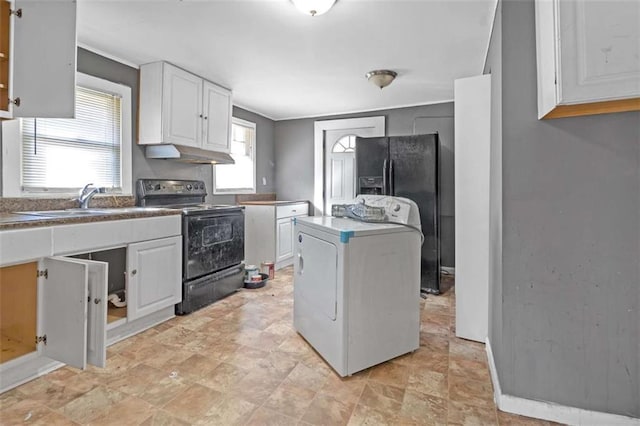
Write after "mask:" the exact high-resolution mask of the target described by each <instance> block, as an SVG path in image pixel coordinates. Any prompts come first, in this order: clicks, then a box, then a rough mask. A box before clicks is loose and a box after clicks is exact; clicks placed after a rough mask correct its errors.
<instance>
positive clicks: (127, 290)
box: [0, 215, 182, 392]
mask: <svg viewBox="0 0 640 426" xmlns="http://www.w3.org/2000/svg"><path fill="white" fill-rule="evenodd" d="M120 222H121V223H120ZM109 224H111V225H109ZM100 225H102V226H105V227H109V226H111V227H112V229H111V230H112V231H113V233H112V234H111V235H117V234H119V233H121V232H120V231H122V230H123V229H127V228H128V227H132V226H133V227H135V228H136V229H138V234H140V232H142V233H143V234H148V235H153V232H155V236H157V237H162V238H154V239H150V240H146V241H135V240H133V241H132V240H131V239H132V238H134V237H135V235H134V233H130V236H129V237H128V238H129V240H122V239H121V240H119V241H117V242H119V244H115V245H114V246H111V244H113V243H114V241H109V243H107V244H109V245H107V246H105V247H101V246H100V243H99V241H98V240H96V241H94V242H93V244H94V245H95V247H96V249H95V250H86V247H83V248H82V249H80V250H82V252H79V253H78V252H76V253H74V252H71V253H62V254H63V255H57V256H47V257H40V258H35V257H31V258H27V256H28V253H24V254H23V256H24V257H23V259H24V260H23V261H22V262H19V261H16V259H12V261H11V264H9V265H7V264H4V261H3V264H2V265H0V337H1V339H0V392H4V391H5V390H8V389H11V388H13V387H15V386H17V385H19V384H21V383H24V382H26V381H28V380H31V379H33V378H35V377H38V376H39V375H42V374H45V373H47V372H49V371H51V370H53V369H55V368H58V367H59V366H61V365H62V364H60V363H63V364H67V365H70V366H73V367H76V368H79V369H84V368H86V366H87V364H92V365H95V366H98V367H104V366H105V365H106V362H107V360H106V348H107V346H108V345H109V344H112V343H115V342H117V341H119V340H122V339H123V338H126V337H129V336H131V335H134V334H136V333H139V332H141V331H143V330H145V329H147V328H149V327H152V326H153V325H155V324H158V323H160V322H162V321H165V320H167V319H169V318H171V317H173V316H174V305H175V304H176V303H178V302H179V301H180V300H181V268H182V237H181V235H180V216H178V215H176V216H166V217H165V218H164V219H162V218H160V219H159V218H152V219H150V220H149V221H148V222H147V221H145V219H133V220H123V221H113V222H108V223H107V222H102V223H100ZM150 225H154V226H153V227H155V225H162V226H161V227H160V228H158V230H157V231H151V230H146V231H145V230H144V228H145V227H146V226H150ZM64 226H65V229H62V228H61V227H60V229H58V231H60V232H59V233H58V237H59V236H60V235H65V232H70V233H71V234H73V235H75V236H76V237H78V235H80V234H81V233H80V234H77V233H76V232H75V231H78V230H79V229H82V228H78V229H76V230H75V231H74V229H73V228H70V227H73V225H64ZM76 226H77V227H83V226H86V225H85V224H82V225H76ZM56 228H58V227H51V228H40V232H39V233H38V235H39V234H40V233H43V232H46V230H48V231H49V232H50V235H51V238H49V243H50V244H51V245H52V247H51V248H49V249H46V248H43V247H39V248H38V251H37V252H34V254H35V253H42V252H49V253H52V254H54V255H55V254H58V253H56V251H55V249H54V248H53V247H55V243H56ZM28 231H30V230H23V231H19V230H18V231H2V232H0V243H3V244H4V243H5V242H10V241H18V240H19V237H20V235H21V234H20V232H23V233H25V236H29V235H31V233H32V232H31V233H30V232H28ZM72 231H74V232H72ZM172 234H174V235H172ZM92 238H95V236H94V237H92ZM27 239H28V238H27ZM78 245H79V246H82V245H83V244H78ZM85 245H86V244H85ZM63 246H66V243H65V241H59V244H58V247H63ZM36 256H37V254H36ZM109 294H116V295H119V296H120V297H121V298H123V299H126V306H123V307H119V308H118V307H115V306H114V305H113V304H111V303H109V302H108V296H109Z"/></svg>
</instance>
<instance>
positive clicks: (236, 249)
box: [182, 211, 244, 280]
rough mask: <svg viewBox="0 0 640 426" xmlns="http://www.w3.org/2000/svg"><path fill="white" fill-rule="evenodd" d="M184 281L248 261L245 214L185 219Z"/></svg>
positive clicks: (206, 215) (229, 213) (233, 213)
mask: <svg viewBox="0 0 640 426" xmlns="http://www.w3.org/2000/svg"><path fill="white" fill-rule="evenodd" d="M182 234H183V241H184V254H183V267H182V273H183V278H184V279H186V280H190V279H193V278H196V277H200V276H202V275H205V274H210V273H213V272H216V271H220V270H222V269H225V268H228V267H230V266H234V265H238V264H240V263H241V262H242V260H243V259H244V212H243V211H235V212H226V213H222V212H218V213H206V214H201V215H192V216H184V217H183V229H182Z"/></svg>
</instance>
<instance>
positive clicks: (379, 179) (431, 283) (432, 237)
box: [355, 133, 440, 294]
mask: <svg viewBox="0 0 640 426" xmlns="http://www.w3.org/2000/svg"><path fill="white" fill-rule="evenodd" d="M438 145H439V141H438V134H437V133H433V134H428V135H413V136H391V137H378V138H360V137H358V138H356V150H355V151H356V173H357V176H358V178H357V181H356V182H357V190H356V193H357V194H380V195H393V196H397V197H405V198H409V199H410V200H413V201H414V202H415V203H416V204H417V205H418V208H419V209H420V221H421V226H422V233H423V234H424V243H423V244H422V261H421V283H420V288H421V291H423V292H426V293H432V294H439V293H440V235H439V227H438V225H439V224H438V220H439V217H440V209H439V203H438V201H439V200H438V198H439V193H438Z"/></svg>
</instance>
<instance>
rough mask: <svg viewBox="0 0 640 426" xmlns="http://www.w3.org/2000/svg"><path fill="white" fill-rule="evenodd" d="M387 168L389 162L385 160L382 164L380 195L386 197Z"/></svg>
mask: <svg viewBox="0 0 640 426" xmlns="http://www.w3.org/2000/svg"><path fill="white" fill-rule="evenodd" d="M388 166H389V160H387V159H386V158H385V159H384V162H383V163H382V195H387V168H388Z"/></svg>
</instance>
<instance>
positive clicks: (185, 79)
mask: <svg viewBox="0 0 640 426" xmlns="http://www.w3.org/2000/svg"><path fill="white" fill-rule="evenodd" d="M164 67H165V68H164V83H163V88H164V96H165V98H166V99H165V100H163V111H162V115H163V117H164V119H163V133H164V138H163V139H164V140H163V141H164V142H167V143H176V144H181V145H189V146H195V147H199V146H200V144H201V140H202V139H201V138H202V134H201V129H202V124H201V123H202V121H201V115H202V79H201V78H200V77H197V76H195V75H193V74H190V73H188V72H186V71H184V70H181V69H180V68H176V67H174V66H172V65H169V64H164Z"/></svg>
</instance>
